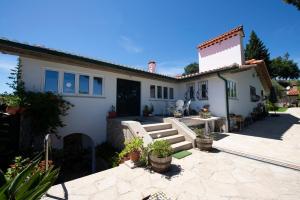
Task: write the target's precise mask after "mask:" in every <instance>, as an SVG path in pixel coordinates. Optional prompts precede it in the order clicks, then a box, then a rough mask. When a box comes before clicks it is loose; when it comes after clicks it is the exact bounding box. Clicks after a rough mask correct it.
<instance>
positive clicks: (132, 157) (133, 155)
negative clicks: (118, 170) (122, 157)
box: [129, 150, 140, 162]
mask: <svg viewBox="0 0 300 200" xmlns="http://www.w3.org/2000/svg"><path fill="white" fill-rule="evenodd" d="M129 157H130V160H131V161H132V162H137V161H139V159H140V151H137V150H136V151H133V152H131V153H130V154H129Z"/></svg>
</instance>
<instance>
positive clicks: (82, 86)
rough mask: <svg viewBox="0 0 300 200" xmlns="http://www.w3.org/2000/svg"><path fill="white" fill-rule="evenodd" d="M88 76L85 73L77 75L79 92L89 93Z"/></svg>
mask: <svg viewBox="0 0 300 200" xmlns="http://www.w3.org/2000/svg"><path fill="white" fill-rule="evenodd" d="M89 81H90V77H89V76H86V75H79V93H80V94H89Z"/></svg>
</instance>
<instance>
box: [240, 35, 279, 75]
mask: <svg viewBox="0 0 300 200" xmlns="http://www.w3.org/2000/svg"><path fill="white" fill-rule="evenodd" d="M245 58H246V60H250V59H257V60H264V61H265V63H266V65H267V68H268V71H269V74H270V76H271V77H273V72H272V70H271V69H270V68H269V65H270V54H269V50H268V49H267V48H266V46H265V45H264V43H263V42H262V40H261V39H259V37H258V36H257V35H256V33H255V32H254V31H251V34H250V39H249V42H248V44H247V45H246V49H245Z"/></svg>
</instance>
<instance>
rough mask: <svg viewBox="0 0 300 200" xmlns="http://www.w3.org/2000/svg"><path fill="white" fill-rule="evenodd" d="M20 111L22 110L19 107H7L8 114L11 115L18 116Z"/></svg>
mask: <svg viewBox="0 0 300 200" xmlns="http://www.w3.org/2000/svg"><path fill="white" fill-rule="evenodd" d="M19 110H20V107H19V106H7V107H6V112H7V113H8V114H11V115H15V114H17V113H18V112H19Z"/></svg>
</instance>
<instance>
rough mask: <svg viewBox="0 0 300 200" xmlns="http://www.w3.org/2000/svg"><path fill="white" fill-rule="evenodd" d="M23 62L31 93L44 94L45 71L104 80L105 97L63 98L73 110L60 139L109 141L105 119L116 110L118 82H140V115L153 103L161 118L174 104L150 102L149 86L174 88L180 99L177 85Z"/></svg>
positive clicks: (27, 84)
mask: <svg viewBox="0 0 300 200" xmlns="http://www.w3.org/2000/svg"><path fill="white" fill-rule="evenodd" d="M21 60H22V64H23V68H22V76H23V77H22V78H23V80H24V82H25V87H26V89H27V90H31V91H41V92H42V91H43V85H44V81H43V80H44V71H45V69H46V68H47V69H53V70H58V71H60V72H61V75H62V72H63V71H68V72H74V73H83V74H88V75H93V76H101V77H103V79H104V83H103V87H104V88H103V92H104V95H103V97H94V96H79V95H77V96H76V95H73V96H71V95H63V96H64V98H65V99H66V100H68V101H70V102H71V103H72V104H73V105H74V107H73V108H71V109H70V110H69V112H68V113H69V114H68V115H67V116H65V117H64V119H63V120H64V123H65V124H66V126H65V127H63V128H61V129H59V134H60V135H61V136H66V135H68V134H71V133H84V134H87V135H89V136H90V137H91V138H92V139H93V140H94V142H95V143H96V144H99V143H102V142H104V141H106V116H107V112H108V111H109V110H110V108H111V106H112V105H114V106H116V92H117V91H116V89H117V88H116V87H117V78H122V79H128V80H134V81H139V82H141V111H142V109H143V106H144V105H146V104H147V105H150V104H151V103H152V104H153V105H154V112H155V114H161V113H162V112H163V110H164V109H165V106H166V104H167V102H169V101H171V100H157V99H150V85H159V86H162V87H164V86H166V87H173V88H174V100H176V99H179V96H178V95H179V94H178V93H177V91H178V85H177V84H176V83H170V82H165V81H157V80H154V79H146V78H140V77H135V76H130V75H126V74H118V73H112V72H107V71H101V70H96V69H90V68H83V67H78V66H71V65H66V64H61V63H54V62H47V61H42V60H36V59H30V58H24V57H22V58H21ZM174 100H172V101H174ZM61 142H62V140H60V141H58V143H59V144H58V146H61V145H62V143H61Z"/></svg>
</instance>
